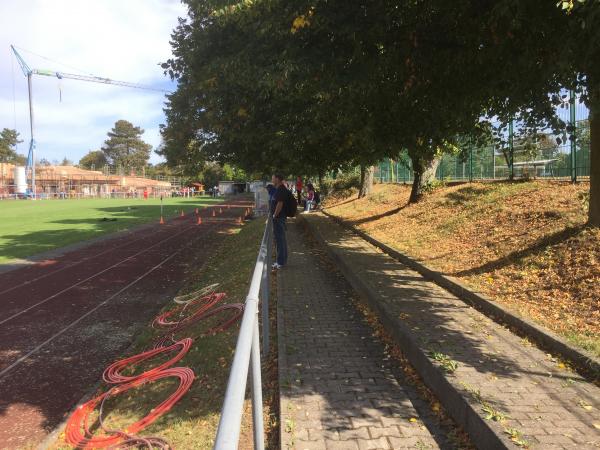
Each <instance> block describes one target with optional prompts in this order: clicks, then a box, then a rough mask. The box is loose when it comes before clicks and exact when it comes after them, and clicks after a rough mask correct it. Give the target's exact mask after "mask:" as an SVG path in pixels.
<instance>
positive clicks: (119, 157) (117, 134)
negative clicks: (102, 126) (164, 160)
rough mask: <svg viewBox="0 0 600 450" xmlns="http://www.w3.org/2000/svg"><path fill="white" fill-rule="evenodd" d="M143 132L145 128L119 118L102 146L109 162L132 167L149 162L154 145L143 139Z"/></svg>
mask: <svg viewBox="0 0 600 450" xmlns="http://www.w3.org/2000/svg"><path fill="white" fill-rule="evenodd" d="M143 133H144V130H142V129H141V128H140V127H136V126H134V125H133V124H132V123H131V122H128V121H127V120H118V121H117V122H116V123H115V126H114V127H113V128H112V130H110V131H109V132H108V139H107V140H106V141H104V146H103V147H102V152H103V153H104V155H105V156H106V159H107V161H108V162H109V164H114V165H117V166H122V167H132V168H133V167H143V166H145V165H146V164H148V159H149V158H150V150H151V149H152V146H151V145H150V144H147V143H145V142H144V141H143V140H142V139H141V135H142V134H143Z"/></svg>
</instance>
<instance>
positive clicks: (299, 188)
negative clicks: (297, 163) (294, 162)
mask: <svg viewBox="0 0 600 450" xmlns="http://www.w3.org/2000/svg"><path fill="white" fill-rule="evenodd" d="M296 195H297V196H298V204H300V203H301V200H302V177H301V176H298V177H297V178H296Z"/></svg>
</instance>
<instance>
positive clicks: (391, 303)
mask: <svg viewBox="0 0 600 450" xmlns="http://www.w3.org/2000/svg"><path fill="white" fill-rule="evenodd" d="M306 218H307V220H308V224H309V227H310V228H311V229H312V230H313V231H314V232H316V233H317V234H318V235H319V236H320V238H322V239H323V243H324V245H326V246H327V247H328V248H329V250H330V251H331V255H332V257H333V259H334V260H335V261H337V263H338V265H339V266H340V267H342V271H343V273H344V275H345V276H346V277H347V278H348V280H351V281H352V280H355V281H353V282H352V283H353V285H354V286H355V287H356V288H357V289H359V290H360V287H359V286H364V287H365V289H366V292H369V293H370V294H369V297H370V298H371V300H373V299H375V301H376V302H377V303H378V308H379V310H380V312H381V314H382V315H384V316H385V317H387V319H388V323H392V324H394V327H395V328H396V330H397V331H396V333H397V335H403V336H405V341H407V342H409V341H410V343H411V344H410V346H411V348H403V350H404V351H405V352H408V353H411V354H412V355H413V359H415V360H417V359H418V358H417V357H419V358H422V359H423V360H425V361H426V364H423V365H422V367H421V369H419V367H417V369H418V370H421V371H423V370H430V369H429V367H433V372H435V373H434V374H433V375H435V376H438V377H439V378H441V379H444V380H445V381H444V383H445V384H444V383H441V384H440V385H439V386H432V389H433V390H434V391H436V393H437V394H438V396H440V397H442V396H443V397H444V398H446V400H447V402H448V403H450V404H454V403H455V406H456V408H457V409H455V411H459V413H457V414H456V415H460V411H461V409H460V408H461V406H460V405H463V406H462V412H463V413H464V412H465V408H464V405H468V406H470V408H471V409H472V410H473V411H475V412H476V413H477V414H478V415H479V417H478V418H477V420H478V421H479V422H480V424H479V425H477V426H478V427H479V429H481V426H482V425H481V424H483V426H484V427H487V428H486V429H491V430H492V431H493V432H494V433H495V436H498V439H499V440H500V441H502V442H503V444H502V445H506V447H510V446H514V448H516V446H517V445H521V446H527V447H528V448H534V449H544V450H546V449H598V448H600V388H598V387H597V386H595V385H594V384H592V383H590V382H588V381H586V379H584V378H582V377H581V376H579V375H578V374H577V373H575V372H573V371H570V370H569V369H568V368H567V367H565V365H564V364H563V363H561V362H560V361H558V360H556V359H555V358H553V357H552V356H551V355H548V354H546V353H545V352H543V351H541V350H540V349H538V348H537V347H535V346H533V345H531V344H530V343H529V342H528V341H526V340H523V339H521V338H519V337H518V336H516V335H514V334H513V333H511V332H510V331H509V330H507V329H505V328H504V327H502V326H500V325H498V324H497V323H495V322H493V321H492V320H491V319H489V318H488V317H486V316H484V315H483V314H481V313H479V312H478V311H477V310H475V309H473V308H471V307H469V306H468V305H466V304H465V303H464V302H462V301H461V300H459V299H457V298H456V297H455V296H453V295H452V294H450V293H449V292H447V291H445V290H444V289H442V288H440V287H439V286H437V285H436V284H434V283H432V282H429V281H427V280H425V279H424V278H423V277H422V276H421V275H419V274H418V273H417V272H415V271H412V270H410V269H408V268H407V267H406V266H404V265H402V264H401V263H399V262H397V261H396V260H394V259H392V258H391V257H390V256H388V255H386V254H384V253H382V252H381V251H380V250H379V249H377V248H375V247H374V246H372V245H370V244H369V243H367V242H366V241H364V240H363V239H361V238H360V237H359V236H357V235H356V234H354V233H352V232H350V231H348V230H346V229H344V228H342V227H340V226H339V225H337V224H335V223H334V222H333V221H331V220H330V219H328V218H326V217H325V216H323V215H322V214H319V213H316V214H311V215H308V216H307V217H306ZM290 278H292V277H291V276H290ZM320 283H321V282H320V281H319V280H315V282H314V283H308V284H309V285H314V286H313V287H312V289H313V290H311V291H310V292H311V293H312V292H314V291H315V290H316V291H318V289H319V288H320ZM288 289H289V288H288ZM301 292H302V291H301ZM308 295H311V294H308ZM303 298H304V297H303ZM340 316H342V314H341V313H340ZM306 324H307V325H310V322H307V323H306ZM315 330H319V332H321V329H320V327H315ZM407 336H408V337H407ZM313 349H314V347H313V346H308V345H307V346H306V347H305V351H304V352H303V354H304V353H308V352H309V351H310V352H311V353H312V352H314V351H315V350H313ZM415 355H416V356H415ZM409 359H410V356H409ZM339 364H340V365H341V364H342V359H341V358H340V359H339ZM441 374H443V375H441ZM422 375H423V374H422ZM435 376H431V377H430V378H431V379H435ZM442 389H445V390H446V391H445V392H444V391H442ZM463 401H464V403H461V402H463ZM453 402H454V403H453ZM474 429H475V428H474ZM471 437H472V439H473V440H474V443H475V444H476V445H478V446H479V447H480V448H485V446H482V445H481V442H477V441H476V437H474V436H471ZM511 437H512V441H511V440H509V439H507V438H511ZM488 448H489V447H488Z"/></svg>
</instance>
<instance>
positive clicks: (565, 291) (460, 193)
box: [328, 181, 600, 355]
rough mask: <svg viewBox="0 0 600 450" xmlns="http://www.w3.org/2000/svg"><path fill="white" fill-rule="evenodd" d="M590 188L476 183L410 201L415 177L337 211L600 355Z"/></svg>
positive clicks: (599, 248)
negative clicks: (585, 196) (587, 205)
mask: <svg viewBox="0 0 600 450" xmlns="http://www.w3.org/2000/svg"><path fill="white" fill-rule="evenodd" d="M588 189H589V185H588V184H587V183H584V184H578V185H572V184H568V183H563V182H548V181H532V182H520V183H507V182H497V183H470V184H461V185H456V186H450V187H445V188H441V189H438V190H436V191H435V192H433V193H431V194H428V195H426V196H425V198H424V199H423V201H422V202H420V203H419V204H417V205H410V206H408V205H407V199H408V196H409V193H410V188H409V187H408V186H403V185H391V184H384V185H376V186H375V188H374V192H373V194H372V195H370V196H369V197H367V198H365V199H360V200H357V199H354V198H352V199H345V200H342V201H338V202H337V204H331V205H329V209H328V211H329V212H330V213H333V214H335V215H338V216H340V217H343V218H344V219H346V220H348V221H350V222H351V223H353V224H355V225H357V226H358V227H359V228H360V229H362V230H364V231H366V232H368V233H369V234H371V235H372V236H374V237H375V238H377V239H379V240H381V241H383V242H385V243H386V244H388V245H391V246H392V247H394V248H397V249H399V250H400V251H403V252H405V253H406V254H408V255H411V256H413V257H415V258H417V259H420V260H422V261H423V262H424V263H426V264H427V265H429V266H430V267H434V268H436V269H438V270H440V271H442V272H444V273H446V274H449V275H452V276H455V277H458V278H460V279H461V280H462V281H464V282H466V283H467V284H469V285H471V286H473V287H475V288H477V289H478V290H480V291H481V292H484V293H486V294H488V295H490V296H491V297H492V298H494V299H495V300H498V301H500V302H503V303H505V304H507V305H509V306H510V307H511V308H513V309H515V310H517V311H519V312H520V313H521V314H523V315H525V316H527V317H529V318H532V319H533V320H535V321H536V322H538V323H541V324H542V325H544V326H546V327H548V328H550V329H552V330H554V331H555V332H558V333H559V334H561V335H563V336H566V337H567V338H568V339H570V340H571V341H572V342H574V343H576V344H578V345H580V346H582V347H584V348H586V349H588V350H591V351H593V352H594V353H596V354H598V355H600V230H598V229H589V228H586V227H585V211H584V207H583V205H582V201H581V199H580V197H581V194H582V193H584V192H586V191H587V190H588Z"/></svg>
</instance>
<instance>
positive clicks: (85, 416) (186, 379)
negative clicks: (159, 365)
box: [65, 367, 195, 448]
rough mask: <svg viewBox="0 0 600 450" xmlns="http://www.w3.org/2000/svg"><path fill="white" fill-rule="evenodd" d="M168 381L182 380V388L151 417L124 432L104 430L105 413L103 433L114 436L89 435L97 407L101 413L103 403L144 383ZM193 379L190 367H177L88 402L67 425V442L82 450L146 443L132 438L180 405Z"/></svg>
mask: <svg viewBox="0 0 600 450" xmlns="http://www.w3.org/2000/svg"><path fill="white" fill-rule="evenodd" d="M168 377H177V378H179V386H178V387H177V389H176V390H175V392H173V393H172V394H171V395H170V396H169V397H168V398H167V399H166V400H164V401H163V402H162V403H161V404H159V405H158V406H156V407H155V408H153V409H152V410H151V411H150V413H149V414H148V415H146V416H145V417H143V418H142V419H140V420H138V421H137V422H135V423H133V424H131V425H129V426H128V427H127V429H126V430H125V431H118V430H109V429H107V428H105V427H104V425H103V424H102V422H101V417H102V411H101V412H100V422H101V427H102V429H103V430H104V431H107V432H108V433H112V435H101V436H94V435H93V433H92V431H90V427H89V417H90V415H91V413H92V412H93V411H94V409H95V408H96V406H97V405H98V404H100V407H101V409H102V406H104V402H105V401H106V400H107V399H108V398H109V397H112V396H114V395H116V394H118V393H122V392H126V391H129V390H131V389H133V388H136V387H138V386H141V385H143V384H145V383H148V382H151V381H157V380H160V379H163V378H168ZM194 378H195V376H194V372H193V371H192V370H191V369H189V368H187V367H174V368H169V369H164V370H161V371H160V372H156V373H150V374H148V375H145V376H140V377H137V378H136V379H135V380H133V381H130V382H128V383H124V384H121V385H118V386H115V387H113V388H112V389H110V390H109V391H108V392H105V393H104V394H101V395H99V396H98V397H96V398H93V399H92V400H89V401H88V402H86V403H84V404H83V405H81V406H80V407H79V408H77V409H76V410H75V412H74V413H73V414H72V415H71V417H70V418H69V421H68V422H67V428H66V436H65V439H66V441H67V443H68V444H70V445H73V446H76V447H80V448H106V447H109V446H119V445H120V444H125V443H126V441H127V440H130V439H143V438H135V437H134V436H131V435H132V434H135V433H138V432H140V431H141V430H143V429H144V428H146V427H147V426H148V425H150V424H152V423H153V422H154V421H155V420H156V419H158V418H159V417H160V416H162V415H163V414H165V413H166V412H168V411H169V410H170V409H171V408H172V407H173V405H174V404H175V403H177V401H179V399H180V398H181V397H182V396H183V395H184V394H185V393H186V392H187V391H188V390H189V389H190V387H191V385H192V382H193V381H194ZM147 439H156V438H147ZM159 439H160V438H159ZM163 442H164V441H163ZM167 445H168V444H167ZM166 448H168V447H166Z"/></svg>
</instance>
